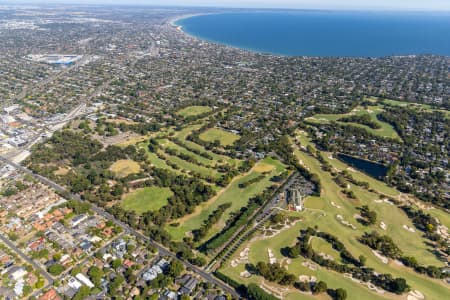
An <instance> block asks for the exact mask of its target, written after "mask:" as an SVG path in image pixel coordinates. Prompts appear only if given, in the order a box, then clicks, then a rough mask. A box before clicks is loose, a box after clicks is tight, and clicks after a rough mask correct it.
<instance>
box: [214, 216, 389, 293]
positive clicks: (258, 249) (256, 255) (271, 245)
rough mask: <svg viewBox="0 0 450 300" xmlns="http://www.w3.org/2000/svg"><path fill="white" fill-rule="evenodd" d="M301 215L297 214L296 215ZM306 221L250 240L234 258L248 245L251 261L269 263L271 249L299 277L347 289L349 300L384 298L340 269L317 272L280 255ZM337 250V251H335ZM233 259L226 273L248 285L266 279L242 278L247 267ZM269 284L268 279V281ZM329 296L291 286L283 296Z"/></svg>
mask: <svg viewBox="0 0 450 300" xmlns="http://www.w3.org/2000/svg"><path fill="white" fill-rule="evenodd" d="M308 214H311V215H312V217H316V218H320V214H319V213H317V212H308ZM297 216H298V215H297ZM304 227H305V224H303V222H299V223H297V224H296V225H294V226H293V227H291V228H290V229H287V230H285V231H282V232H281V233H280V234H278V235H276V236H274V237H272V238H269V239H262V240H255V241H253V242H250V243H246V244H243V245H242V246H241V247H240V248H239V249H238V250H237V251H236V253H235V255H234V256H233V259H234V258H237V257H238V256H239V254H240V252H241V251H243V250H244V248H246V247H249V248H250V252H249V262H250V263H253V264H256V263H257V262H259V261H264V262H269V256H268V249H271V250H272V252H273V254H274V255H275V257H276V259H277V262H278V263H282V264H283V265H285V266H287V271H288V272H290V273H292V274H294V275H296V276H297V277H298V276H300V275H306V276H315V277H316V278H317V279H318V280H323V281H325V282H326V283H327V285H328V287H329V288H334V289H336V288H339V287H341V288H344V289H346V290H347V294H348V298H347V299H354V300H359V299H385V298H383V297H381V296H379V295H377V294H376V293H374V292H371V291H370V290H369V289H367V288H366V287H364V286H362V285H360V284H358V283H356V282H353V281H352V280H350V279H348V278H345V277H343V276H342V274H339V273H337V272H333V271H330V270H327V269H325V268H319V269H318V270H317V271H313V270H311V269H309V268H307V267H305V266H303V265H302V263H303V262H304V261H305V260H304V259H303V258H301V257H299V258H297V259H293V260H291V263H290V264H287V259H286V258H285V257H284V256H283V255H282V254H281V249H282V248H284V247H286V246H291V245H293V244H294V243H295V242H296V240H297V237H298V236H299V233H300V229H301V228H304ZM333 251H334V250H333ZM230 262H231V259H230V260H229V261H227V263H226V265H225V266H224V267H223V268H222V269H221V270H220V271H221V272H223V273H224V274H226V275H228V276H230V277H231V278H233V279H234V280H236V281H238V282H242V283H245V284H248V283H250V282H254V283H261V282H263V279H262V278H261V277H259V276H252V277H250V278H243V277H241V276H240V273H241V272H242V271H244V270H245V268H244V265H243V264H239V265H238V266H237V267H232V266H231V264H230ZM265 282H266V283H268V282H267V281H265ZM268 284H269V285H271V286H277V285H275V284H273V283H268ZM303 298H305V299H308V298H309V299H329V297H328V296H326V295H324V294H323V295H319V296H311V295H305V294H303V293H301V292H299V291H297V290H295V289H291V291H290V292H289V293H287V294H286V295H285V297H284V299H292V300H294V299H303Z"/></svg>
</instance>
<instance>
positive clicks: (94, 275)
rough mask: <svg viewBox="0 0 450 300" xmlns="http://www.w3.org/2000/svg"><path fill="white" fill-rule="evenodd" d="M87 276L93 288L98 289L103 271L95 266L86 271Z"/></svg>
mask: <svg viewBox="0 0 450 300" xmlns="http://www.w3.org/2000/svg"><path fill="white" fill-rule="evenodd" d="M88 275H89V278H90V279H91V280H92V282H93V283H94V284H95V286H97V287H99V286H100V284H101V280H102V277H103V270H101V269H100V268H98V267H97V266H92V267H91V268H90V269H89V271H88Z"/></svg>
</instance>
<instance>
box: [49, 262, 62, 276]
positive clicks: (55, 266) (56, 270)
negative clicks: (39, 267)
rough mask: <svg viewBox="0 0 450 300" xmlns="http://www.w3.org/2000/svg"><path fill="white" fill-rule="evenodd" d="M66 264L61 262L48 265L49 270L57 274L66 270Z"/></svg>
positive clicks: (54, 274)
mask: <svg viewBox="0 0 450 300" xmlns="http://www.w3.org/2000/svg"><path fill="white" fill-rule="evenodd" d="M64 269H65V268H64V266H62V265H60V264H53V265H51V266H50V267H48V272H49V273H50V274H52V275H53V276H57V275H59V274H61V273H62V272H63V271H64Z"/></svg>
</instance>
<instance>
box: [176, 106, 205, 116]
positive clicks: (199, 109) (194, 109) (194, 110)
mask: <svg viewBox="0 0 450 300" xmlns="http://www.w3.org/2000/svg"><path fill="white" fill-rule="evenodd" d="M210 111H212V109H211V107H209V106H196V105H194V106H188V107H185V108H183V109H181V110H179V111H178V112H177V114H178V115H180V116H182V117H185V118H186V117H192V116H198V115H201V114H204V113H207V112H210Z"/></svg>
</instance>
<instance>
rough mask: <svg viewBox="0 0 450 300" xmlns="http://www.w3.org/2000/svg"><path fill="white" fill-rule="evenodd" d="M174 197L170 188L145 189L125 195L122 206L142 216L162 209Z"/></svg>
mask: <svg viewBox="0 0 450 300" xmlns="http://www.w3.org/2000/svg"><path fill="white" fill-rule="evenodd" d="M172 195H173V193H172V191H171V190H170V189H169V188H161V187H145V188H141V189H137V190H135V191H133V192H131V193H129V194H127V195H125V196H124V198H123V200H122V202H121V205H122V207H123V208H124V209H125V210H129V211H135V212H136V213H138V214H142V213H144V212H147V211H156V210H158V209H160V208H161V207H163V206H164V205H166V204H167V203H168V202H167V199H169V198H170V197H171V196H172Z"/></svg>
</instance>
